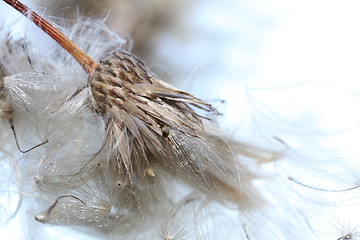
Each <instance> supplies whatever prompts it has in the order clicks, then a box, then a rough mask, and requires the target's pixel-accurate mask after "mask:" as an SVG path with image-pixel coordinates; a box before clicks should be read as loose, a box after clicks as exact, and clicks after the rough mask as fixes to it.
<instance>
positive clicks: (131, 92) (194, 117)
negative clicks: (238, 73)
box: [89, 51, 215, 158]
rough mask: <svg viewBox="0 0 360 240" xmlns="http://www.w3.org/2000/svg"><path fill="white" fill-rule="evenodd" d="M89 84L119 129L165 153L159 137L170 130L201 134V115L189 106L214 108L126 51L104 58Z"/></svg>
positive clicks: (142, 144) (206, 108)
mask: <svg viewBox="0 0 360 240" xmlns="http://www.w3.org/2000/svg"><path fill="white" fill-rule="evenodd" d="M89 83H90V86H91V92H92V95H93V97H94V99H95V102H96V105H97V108H98V111H99V112H100V113H102V114H104V113H108V114H109V118H110V119H112V120H114V123H115V125H116V126H117V127H118V128H119V130H120V131H125V130H126V131H129V132H130V133H131V134H132V136H133V137H134V139H135V141H136V142H137V143H138V144H139V145H140V146H141V147H142V148H146V147H147V145H148V144H154V145H155V146H156V148H158V149H159V150H161V151H163V152H166V150H165V149H164V147H163V145H162V143H161V141H160V140H159V138H163V137H166V136H167V135H168V133H167V132H169V130H175V131H179V132H183V133H184V134H187V135H191V136H194V137H199V132H200V131H202V121H201V117H200V116H199V115H198V114H197V113H196V112H195V111H194V110H192V109H191V108H190V105H192V106H195V107H198V108H201V109H203V110H205V111H208V112H211V111H215V110H214V109H213V108H212V107H211V106H210V105H209V104H207V103H205V102H203V101H201V100H199V99H197V98H195V97H194V96H192V95H190V94H188V93H186V92H182V91H179V90H177V89H175V88H173V87H171V86H169V85H167V84H165V83H163V82H161V81H159V80H157V79H155V78H154V77H153V75H152V74H151V73H150V72H149V71H148V70H147V69H146V67H145V65H144V64H143V63H142V62H141V61H140V60H138V59H137V58H135V57H134V56H132V55H130V54H129V53H126V52H121V51H116V52H114V53H113V54H111V55H109V56H108V57H106V58H105V59H104V61H101V62H100V66H99V67H98V68H97V69H96V70H95V71H94V72H93V73H91V74H90V76H89ZM164 128H165V131H164ZM122 154H124V155H122V157H123V158H128V156H125V153H122Z"/></svg>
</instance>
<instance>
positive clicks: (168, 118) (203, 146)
mask: <svg viewBox="0 0 360 240" xmlns="http://www.w3.org/2000/svg"><path fill="white" fill-rule="evenodd" d="M4 1H5V2H7V3H8V4H10V5H11V6H12V7H14V8H15V9H17V10H18V11H20V12H21V13H23V14H24V15H26V16H28V17H29V18H30V19H31V20H32V21H33V22H34V23H35V24H36V25H38V26H39V27H40V28H41V29H42V30H43V31H44V32H45V33H47V34H48V35H50V36H51V37H52V38H54V39H55V40H56V41H57V42H58V43H59V44H60V45H61V46H62V47H63V48H64V49H65V50H67V51H68V52H69V53H70V54H71V55H72V56H73V57H74V58H75V59H76V60H77V61H78V62H79V63H80V65H81V66H82V68H83V69H84V70H85V71H86V72H87V73H89V75H88V86H86V87H90V94H91V96H90V102H91V104H92V109H94V112H95V113H96V114H98V115H100V116H101V117H102V119H103V121H104V123H106V127H105V129H104V130H105V139H104V141H103V143H104V146H102V148H101V150H100V151H99V153H100V152H101V151H102V150H103V149H104V150H103V151H106V150H110V154H109V153H107V154H106V156H107V157H108V159H107V160H104V161H102V162H101V165H98V167H96V166H95V167H94V168H93V169H92V171H93V172H96V171H97V170H96V168H99V167H101V168H104V169H106V170H99V169H98V171H99V172H100V173H101V174H100V175H104V176H105V175H106V176H107V178H110V177H109V176H112V179H111V181H112V183H110V184H107V186H114V187H115V186H116V188H117V189H122V190H123V192H122V193H123V194H121V198H124V199H127V200H126V201H124V202H125V203H127V204H129V202H131V201H128V199H137V201H138V202H140V203H139V205H141V204H147V205H150V204H156V203H155V202H156V201H158V200H159V199H166V197H164V196H158V195H157V191H154V190H153V188H152V187H155V188H157V190H159V189H160V190H161V189H163V186H160V185H161V184H162V185H164V184H166V182H165V181H162V182H161V184H160V183H159V182H158V180H159V179H164V176H165V175H166V176H172V177H173V178H175V179H180V180H181V181H183V182H185V183H187V184H188V185H190V186H192V187H193V188H194V189H196V190H198V191H200V192H202V193H204V194H206V195H207V196H208V197H209V199H215V200H216V201H225V202H227V201H230V202H233V203H236V204H241V203H240V201H244V202H246V203H247V204H248V203H249V202H251V204H252V203H254V204H255V203H261V197H260V196H258V194H257V193H256V191H254V190H253V187H252V186H251V185H252V184H251V180H252V179H253V178H256V177H257V176H256V174H253V173H251V171H250V170H248V169H247V167H246V166H244V165H242V164H241V163H240V162H239V161H238V159H237V155H244V156H245V157H247V158H253V159H256V160H258V161H268V160H269V159H272V158H274V157H276V156H275V155H274V153H273V152H271V151H268V150H265V149H261V148H257V147H253V146H250V145H248V144H243V143H239V142H237V141H235V140H233V139H231V138H227V137H225V136H223V135H222V134H219V133H218V132H217V130H209V129H210V128H208V127H207V125H206V124H208V122H207V120H208V118H206V117H205V116H203V115H201V114H199V113H198V112H199V111H203V112H205V113H212V114H217V111H216V110H215V109H214V108H213V107H212V106H211V105H210V104H208V103H206V102H204V101H202V100H200V99H198V98H196V97H194V96H193V95H191V94H189V93H187V92H184V91H181V90H178V89H176V88H174V87H172V86H170V85H168V84H166V83H165V82H162V81H161V80H159V79H158V78H157V77H155V75H153V74H152V73H151V71H149V69H148V68H147V67H146V66H145V64H144V63H143V62H141V61H140V60H139V59H137V58H136V57H134V56H133V55H131V54H129V53H127V52H125V51H121V50H119V51H114V52H112V53H111V54H109V55H108V56H106V57H105V58H104V59H103V60H102V61H100V62H99V63H97V62H95V61H93V60H92V59H91V58H90V57H89V56H87V55H86V54H85V53H84V52H82V51H81V50H80V49H79V48H78V47H77V46H76V45H75V44H74V43H72V42H71V41H70V40H69V39H68V38H66V37H65V36H64V35H63V34H62V33H60V32H59V31H58V30H57V29H55V28H54V27H53V26H52V25H51V24H50V23H48V22H47V21H45V20H44V19H42V18H41V17H40V16H39V15H37V14H36V13H35V12H33V11H31V10H30V9H29V8H27V7H26V6H25V5H23V4H21V3H20V2H19V1H14V0H11V1H10V0H4ZM86 87H83V88H79V90H78V91H77V92H76V93H74V94H73V95H71V94H69V95H71V97H70V99H72V98H73V97H75V96H76V94H79V93H80V92H81V91H82V90H83V89H85V88H86ZM95 113H94V114H95ZM96 155H97V154H96ZM99 155H100V154H99ZM264 155H267V156H268V157H265V158H266V160H264ZM95 157H96V156H95ZM95 157H94V158H92V159H95ZM94 164H96V162H94ZM86 165H89V161H88V162H84V166H86ZM150 166H156V167H157V169H159V171H157V173H156V174H155V173H154V170H153V169H152V168H151V167H150ZM87 169H91V168H90V167H89V168H87ZM75 171H76V170H75ZM80 171H82V169H81V170H80ZM80 171H79V172H80ZM102 171H104V173H106V174H104V173H103V172H102ZM79 172H74V175H76V174H78V173H79ZM164 172H166V174H164ZM87 173H89V174H88V176H89V175H91V174H92V173H91V170H89V172H87ZM144 173H145V176H147V177H148V178H144ZM162 174H164V176H162ZM240 176H241V177H242V179H241V180H242V181H241V184H240ZM96 181H98V180H95V182H96ZM107 181H108V182H109V181H110V180H109V179H108V180H107ZM99 182H100V180H99ZM142 184H143V185H142ZM145 185H146V186H145ZM243 189H246V191H245V192H243ZM128 192H129V193H131V194H130V196H129V197H127V196H125V195H126V194H129V193H128ZM160 192H161V191H160ZM116 196H118V195H116ZM144 196H145V197H144ZM119 197H120V194H119ZM79 199H80V198H79ZM142 199H153V202H152V203H150V201H149V200H146V201H144V200H142ZM251 199H256V202H255V201H252V200H251ZM114 202H119V201H117V200H116V201H114ZM132 202H134V201H132ZM132 202H131V203H132ZM143 202H144V203H143ZM145 202H146V203H145ZM249 205H250V204H248V205H247V206H249ZM55 206H56V204H55V205H53V206H52V207H51V208H50V209H49V210H48V211H47V217H46V218H43V217H41V215H40V216H39V217H38V220H39V221H40V220H41V221H42V222H44V221H47V220H46V219H50V215H51V214H52V210H51V209H52V208H54V207H55ZM81 207H83V206H81ZM146 207H148V206H146ZM146 207H145V208H146ZM131 208H133V206H131ZM150 208H151V207H150ZM135 209H143V206H142V207H136V208H135ZM44 219H45V220H44Z"/></svg>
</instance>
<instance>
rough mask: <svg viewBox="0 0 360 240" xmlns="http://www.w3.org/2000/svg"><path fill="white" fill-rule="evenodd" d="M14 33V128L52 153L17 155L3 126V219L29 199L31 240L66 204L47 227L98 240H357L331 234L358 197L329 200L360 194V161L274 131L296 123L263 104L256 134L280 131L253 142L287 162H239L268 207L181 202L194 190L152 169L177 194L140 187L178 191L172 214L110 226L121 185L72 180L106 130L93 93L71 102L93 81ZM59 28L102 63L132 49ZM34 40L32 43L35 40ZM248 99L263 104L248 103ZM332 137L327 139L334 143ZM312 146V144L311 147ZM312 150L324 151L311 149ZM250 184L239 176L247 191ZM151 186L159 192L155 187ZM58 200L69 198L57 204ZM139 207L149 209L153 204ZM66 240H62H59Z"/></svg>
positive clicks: (196, 199) (48, 46)
mask: <svg viewBox="0 0 360 240" xmlns="http://www.w3.org/2000/svg"><path fill="white" fill-rule="evenodd" d="M1 7H2V6H1ZM20 19H21V18H20ZM6 24H8V25H7V26H6V25H5V23H4V25H3V31H4V32H6V33H9V34H3V35H1V41H0V51H1V53H0V57H1V69H2V70H3V71H4V73H5V75H6V77H5V78H4V82H5V90H4V94H5V95H6V99H5V100H6V101H8V102H10V104H11V106H12V107H13V109H14V124H15V130H16V132H17V134H18V136H19V143H20V145H21V146H22V147H24V148H26V147H27V146H28V147H31V146H34V145H36V144H37V143H39V142H41V141H44V140H45V139H47V140H48V141H49V143H48V144H45V145H43V146H41V147H39V148H37V149H35V150H34V151H31V152H30V153H28V154H25V155H23V156H21V155H20V154H18V153H17V150H16V148H15V146H14V142H13V138H12V134H11V131H10V128H9V125H8V123H7V121H6V120H4V119H2V120H1V121H2V122H1V123H2V124H1V128H2V129H4V131H2V136H3V137H4V138H2V139H6V141H3V140H2V143H3V144H2V145H1V149H3V150H2V151H1V156H2V158H4V159H2V160H3V161H2V164H1V166H3V168H2V172H4V174H3V175H2V176H1V178H7V179H9V180H10V181H9V180H6V182H10V183H11V184H10V187H9V186H5V185H4V188H2V191H3V192H4V193H5V194H2V196H4V198H1V199H5V200H6V201H7V202H8V203H9V202H11V204H9V205H11V206H6V205H4V207H3V209H4V212H5V214H4V216H5V215H8V216H9V217H10V218H11V217H12V212H14V211H15V209H16V204H13V203H12V201H13V200H14V199H15V200H20V198H21V197H22V198H23V203H24V204H22V206H21V208H20V210H19V212H18V214H17V215H16V216H15V218H13V220H12V221H13V222H15V224H17V225H18V224H21V225H22V226H25V227H28V228H29V230H25V229H26V228H23V229H24V230H23V231H24V232H23V233H22V235H23V237H24V238H26V239H30V238H36V239H39V238H40V235H39V234H40V233H41V232H42V231H44V229H43V227H42V226H41V224H40V223H38V222H35V220H34V216H38V218H41V217H47V215H49V214H48V213H47V211H48V210H49V206H52V205H53V204H54V203H55V202H56V201H58V202H57V204H56V205H53V206H54V208H52V209H51V211H52V215H51V216H52V219H48V222H50V223H58V224H67V223H71V224H74V225H79V226H81V225H90V226H91V227H90V228H85V229H82V228H81V227H79V228H81V229H80V230H79V231H85V232H88V233H89V232H91V234H94V232H97V231H98V232H99V233H98V234H99V235H94V236H95V237H98V238H102V237H104V236H106V237H108V238H112V237H113V238H120V237H122V238H124V239H155V238H160V239H167V240H169V239H174V240H175V239H325V237H328V238H326V239H329V238H331V239H356V237H357V235H356V230H354V231H352V232H353V233H352V235H350V234H348V236H350V237H351V238H350V237H347V235H346V233H344V234H342V235H341V236H338V235H336V234H338V233H332V235H331V236H328V234H329V233H328V232H327V230H324V229H328V228H330V229H331V228H332V225H333V224H336V221H335V223H333V222H332V221H333V219H334V218H336V217H337V216H336V213H335V212H332V210H333V209H332V208H331V207H332V206H337V207H339V206H340V205H341V204H343V203H342V202H340V201H338V200H337V199H335V198H339V199H340V200H341V201H345V200H349V199H350V200H352V201H351V202H349V201H346V202H345V203H349V204H350V203H351V204H353V209H354V211H355V210H358V209H359V189H354V190H351V191H345V192H331V190H336V189H340V190H341V189H346V188H350V187H353V186H358V185H359V181H360V179H359V178H360V177H359V163H358V161H357V162H356V161H352V159H347V158H346V157H341V156H339V154H338V153H336V154H333V152H330V150H328V152H319V150H318V149H321V150H322V151H325V150H326V148H325V147H324V146H323V145H321V143H319V142H320V141H321V139H322V137H319V138H317V137H316V136H315V137H314V136H311V137H307V136H301V135H299V134H297V133H296V134H289V132H290V130H291V127H284V128H278V123H275V124H273V123H272V122H271V120H272V118H274V119H275V122H276V121H279V120H280V119H281V121H283V122H281V124H280V125H283V124H290V123H289V121H288V120H286V118H281V117H278V116H276V115H274V114H273V115H270V114H269V113H267V112H265V111H266V110H264V111H263V112H262V111H261V110H262V109H261V106H260V104H254V103H252V104H249V105H250V107H252V108H254V109H253V112H256V111H257V110H259V111H260V112H262V114H263V116H261V117H259V118H258V120H259V121H264V123H262V122H258V123H257V124H254V125H255V127H256V128H257V127H258V128H261V127H262V126H265V125H266V124H269V125H270V124H272V126H270V127H268V126H267V127H268V128H265V130H269V132H267V133H263V135H262V134H259V135H256V134H254V136H256V137H258V138H261V137H264V135H266V134H267V135H268V136H269V137H268V138H265V140H257V139H256V140H254V139H250V140H251V141H252V142H254V143H256V144H260V143H264V144H265V145H266V146H273V147H274V149H276V151H278V152H280V153H281V154H282V155H281V156H282V158H281V159H279V160H277V161H275V162H273V161H269V162H267V163H266V161H265V163H263V164H261V165H258V164H257V163H256V162H254V161H253V160H252V159H251V158H246V157H243V158H242V159H241V161H242V162H241V163H242V164H244V166H246V168H248V169H250V170H251V171H249V173H252V172H253V173H254V175H258V176H261V178H258V179H256V180H251V181H252V185H245V187H248V186H253V189H246V188H245V189H243V191H249V192H258V193H259V194H260V195H261V196H262V198H263V199H265V200H264V201H261V202H260V204H258V205H257V207H256V208H248V205H243V206H241V205H240V206H239V209H231V208H228V207H224V206H222V205H220V204H219V203H215V202H211V201H210V200H209V199H206V198H205V197H204V196H203V195H201V194H199V193H193V194H190V195H187V196H185V197H184V198H182V196H183V195H186V193H187V192H191V191H192V190H191V189H190V190H189V189H187V188H188V187H184V189H183V187H182V186H181V184H179V183H177V182H172V181H173V179H172V178H171V176H169V175H167V173H165V172H163V170H162V169H161V168H160V167H159V168H157V166H155V167H154V169H153V170H154V171H155V172H156V174H157V175H158V176H161V178H159V179H158V180H156V181H161V184H162V185H164V183H166V184H168V188H169V189H165V190H163V189H158V188H157V187H156V186H157V184H158V183H156V182H152V180H151V179H150V180H149V179H147V178H144V179H145V180H144V182H142V185H141V186H140V187H143V188H147V187H149V186H150V191H152V190H154V191H160V192H159V194H160V195H161V196H163V195H162V192H161V191H171V190H173V191H174V198H173V199H162V200H163V203H166V201H168V206H164V209H162V207H163V206H155V209H153V210H154V211H156V212H157V215H158V216H157V218H156V219H144V218H143V216H142V215H136V214H137V213H138V211H137V210H136V209H132V208H133V205H131V204H130V205H129V208H126V206H125V207H124V206H120V207H123V215H122V216H123V218H119V215H116V218H113V219H112V218H111V214H112V209H110V208H109V206H107V205H106V202H108V201H109V199H110V201H116V199H121V198H122V196H121V195H117V193H114V192H109V191H108V189H110V190H111V187H109V185H110V184H111V183H112V182H113V181H112V180H113V179H112V177H114V176H111V175H107V174H106V173H107V171H106V170H100V169H101V168H102V167H103V166H102V165H101V164H99V165H98V167H99V170H98V171H97V170H95V171H94V172H93V173H92V174H94V175H97V176H96V177H94V176H91V175H90V176H74V175H73V174H72V173H73V170H74V169H82V170H84V169H83V167H84V163H87V162H88V161H89V160H90V159H91V158H92V157H93V155H94V154H96V153H97V151H98V150H99V148H101V146H102V144H103V141H102V140H103V134H104V132H103V131H102V130H103V129H104V123H103V122H102V120H101V119H100V117H98V116H97V115H95V114H94V113H93V111H92V110H91V109H89V108H86V107H84V103H86V101H87V99H86V97H87V94H88V93H87V92H86V91H84V92H81V93H80V94H79V95H77V96H75V97H74V98H72V99H70V98H69V97H70V96H71V95H72V93H74V92H75V91H76V89H77V88H79V87H81V86H83V85H85V84H86V82H87V75H86V74H85V73H84V72H83V70H82V69H81V67H80V65H79V64H78V63H76V62H75V61H74V60H73V59H72V58H71V57H70V56H69V55H68V54H67V53H66V52H65V51H64V50H63V49H61V48H60V47H59V46H58V45H57V44H56V43H55V42H54V41H53V40H51V39H49V38H48V37H46V36H44V33H42V32H41V31H39V30H38V29H37V28H36V27H35V26H32V24H29V23H27V21H25V20H17V23H16V24H18V25H17V26H21V27H20V28H17V29H14V26H15V25H14V24H15V23H14V22H10V23H9V22H6ZM61 25H62V30H63V32H64V33H65V34H66V35H67V36H69V37H70V38H71V39H72V40H73V41H74V42H75V43H76V44H77V45H78V46H79V47H80V48H81V49H83V50H84V51H85V52H87V53H88V54H89V55H90V56H91V57H92V58H94V59H95V60H99V59H101V58H102V57H103V56H104V55H105V54H107V53H109V52H110V51H112V50H115V49H117V48H120V47H121V45H122V44H123V43H124V42H123V40H122V39H120V38H118V37H117V36H116V35H114V34H113V33H111V32H110V31H108V30H107V29H106V28H105V27H104V26H103V24H102V23H99V22H96V21H95V20H93V19H80V20H79V21H78V22H76V23H75V24H74V25H72V24H70V25H72V26H71V27H70V28H69V27H67V24H64V23H62V24H61ZM23 26H26V27H23ZM19 29H23V31H22V30H19ZM32 32H34V34H31V33H32ZM38 36H40V37H38ZM284 91H286V90H284ZM69 99H70V100H69ZM67 100H68V101H67ZM249 100H250V101H251V100H255V98H254V97H249ZM268 115H269V116H268ZM256 117H258V115H256ZM254 119H255V118H254ZM267 121H268V122H267ZM315 122H316V121H315ZM262 124H263V125H262ZM250 125H251V124H250ZM254 125H253V126H254ZM271 127H272V128H271ZM273 134H274V135H273ZM271 135H273V136H271ZM271 137H273V138H271ZM326 137H327V139H329V136H326ZM243 138H244V139H245V137H243ZM244 139H241V140H244ZM269 139H270V140H269ZM309 139H310V140H311V141H312V142H309V143H307V142H306V141H310V140H309ZM304 141H305V143H304ZM9 142H11V143H12V144H9ZM315 144H316V145H315ZM312 145H313V146H316V148H318V149H316V150H314V149H315V147H313V148H310V146H312ZM194 147H196V146H194ZM250 153H251V151H250ZM103 157H106V156H103ZM54 166H55V167H54ZM85 167H86V166H85ZM20 170H21V171H20ZM241 170H242V169H241ZM243 176H244V175H240V182H241V180H242V177H243ZM74 178H76V181H77V182H78V185H77V186H74V185H73V182H72V183H71V185H69V186H70V187H71V189H70V190H69V186H67V185H66V182H68V181H69V180H74ZM85 178H88V179H85ZM289 178H291V179H294V180H296V181H298V182H299V183H302V184H304V185H300V184H299V183H297V182H295V181H292V180H290V179H289ZM93 179H95V180H93ZM250 179H251V177H250ZM319 179H321V180H322V182H320V181H319ZM4 181H5V180H4ZM36 183H37V184H38V185H36ZM83 183H86V184H83ZM56 184H58V186H56ZM305 185H307V186H311V187H314V188H318V189H319V190H315V189H311V188H309V187H306V186H305ZM153 186H155V187H154V188H152V187H153ZM120 187H121V186H120ZM322 190H329V191H322ZM124 191H125V192H126V190H124ZM60 196H63V197H61V198H59V197H60ZM79 196H80V197H79ZM140 196H141V195H140ZM146 196H149V195H148V194H146ZM254 196H256V195H254ZM156 197H157V196H155V197H154V198H155V199H156ZM9 199H10V200H9ZM15 200H14V202H16V201H15ZM251 200H252V201H253V202H254V203H257V202H258V201H259V199H258V198H253V199H251ZM136 201H139V202H143V203H142V204H146V202H147V199H137V200H136ZM152 201H153V200H152ZM120 202H121V201H120ZM171 208H172V210H170V209H171ZM39 214H40V215H39ZM26 216H27V217H26ZM19 219H20V220H21V221H22V222H21V221H19ZM74 219H76V220H75V221H74ZM99 219H100V220H99ZM159 219H161V221H160V220H159ZM140 220H141V221H140ZM151 220H153V222H151ZM90 221H93V222H94V224H92V223H91V222H90ZM156 221H158V222H156ZM100 225H102V226H100ZM228 225H230V226H231V227H229V226H228ZM215 227H217V228H218V230H217V231H214V230H213V228H215ZM35 229H37V232H36V233H35V232H34V231H35ZM64 231H65V230H64ZM60 235H62V234H58V236H60ZM64 235H66V234H64ZM44 238H46V236H45V237H44ZM59 238H61V236H60V237H59Z"/></svg>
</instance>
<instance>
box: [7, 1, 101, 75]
mask: <svg viewBox="0 0 360 240" xmlns="http://www.w3.org/2000/svg"><path fill="white" fill-rule="evenodd" d="M3 1H4V2H6V3H7V4H9V5H10V6H11V7H13V8H15V9H16V10H17V11H19V12H20V13H21V14H23V15H24V16H26V17H28V18H30V20H31V21H32V22H33V23H35V24H36V25H37V26H38V27H39V28H41V29H42V30H43V31H44V32H45V33H46V34H48V35H49V36H50V37H52V38H53V39H54V40H55V41H57V42H58V43H59V44H60V45H61V46H62V47H63V48H64V49H65V50H66V51H68V52H69V53H70V54H71V55H72V56H73V57H74V58H75V59H76V61H78V62H79V63H80V64H81V66H82V68H83V69H84V70H85V72H87V73H91V72H93V71H94V70H95V69H96V68H97V67H98V66H99V64H98V63H97V62H95V61H94V60H92V59H91V58H90V57H89V56H88V55H87V54H86V53H84V52H83V51H81V49H80V48H78V47H77V46H76V45H75V44H74V43H73V42H72V41H70V39H68V38H67V37H65V36H64V34H62V33H61V32H60V31H59V30H57V29H56V28H55V27H54V26H53V25H51V24H50V23H49V22H48V21H46V20H44V19H43V18H42V17H40V16H39V15H38V14H36V13H35V12H34V11H33V10H31V9H30V8H29V7H27V6H25V5H24V4H22V3H21V2H20V1H17V0H3Z"/></svg>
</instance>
